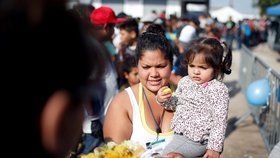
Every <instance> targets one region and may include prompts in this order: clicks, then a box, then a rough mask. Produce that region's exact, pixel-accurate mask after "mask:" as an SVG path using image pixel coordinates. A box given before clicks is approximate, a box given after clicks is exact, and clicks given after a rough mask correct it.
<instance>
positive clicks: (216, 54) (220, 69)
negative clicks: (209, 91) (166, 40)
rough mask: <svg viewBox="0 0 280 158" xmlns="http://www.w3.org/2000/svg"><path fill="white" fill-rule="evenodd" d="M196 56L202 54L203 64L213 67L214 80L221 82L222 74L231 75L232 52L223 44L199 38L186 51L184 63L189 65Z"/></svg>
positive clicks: (210, 39)
mask: <svg viewBox="0 0 280 158" xmlns="http://www.w3.org/2000/svg"><path fill="white" fill-rule="evenodd" d="M197 54H202V55H203V56H204V59H205V62H206V63H207V64H209V65H210V66H211V67H213V69H214V78H215V79H218V80H222V79H223V78H224V74H227V75H228V74H230V73H231V69H230V67H231V62H232V52H231V49H230V48H229V47H228V46H227V44H226V43H225V42H222V43H220V41H218V40H216V39H214V38H199V39H197V40H195V41H193V42H192V45H190V48H189V49H188V50H187V51H186V54H185V62H186V63H187V64H189V63H191V62H192V61H193V60H194V57H195V56H196V55H197Z"/></svg>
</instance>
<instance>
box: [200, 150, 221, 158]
mask: <svg viewBox="0 0 280 158" xmlns="http://www.w3.org/2000/svg"><path fill="white" fill-rule="evenodd" d="M219 157H220V152H217V151H214V150H207V151H206V153H205V154H204V156H203V158H219Z"/></svg>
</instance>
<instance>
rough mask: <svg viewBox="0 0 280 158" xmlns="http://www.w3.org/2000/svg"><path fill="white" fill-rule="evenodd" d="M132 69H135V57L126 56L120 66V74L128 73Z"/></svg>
mask: <svg viewBox="0 0 280 158" xmlns="http://www.w3.org/2000/svg"><path fill="white" fill-rule="evenodd" d="M133 67H137V62H136V57H135V56H132V55H129V54H126V55H125V56H124V61H123V65H122V72H123V73H124V72H126V73H130V72H131V70H132V68H133Z"/></svg>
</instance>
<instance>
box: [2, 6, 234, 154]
mask: <svg viewBox="0 0 280 158" xmlns="http://www.w3.org/2000/svg"><path fill="white" fill-rule="evenodd" d="M3 6H5V7H2V8H1V10H0V13H1V14H0V20H1V26H0V27H1V29H0V39H1V40H0V41H1V45H3V47H2V50H3V51H2V52H3V54H6V55H7V59H8V61H9V63H8V67H10V68H11V69H10V70H9V71H7V72H5V74H4V76H8V78H9V79H8V80H9V81H10V82H11V81H12V83H11V84H10V85H11V86H10V87H9V88H8V90H7V91H6V93H7V94H8V97H6V99H8V101H9V103H11V102H12V104H13V106H12V107H15V106H16V104H17V105H22V106H17V107H16V108H17V109H18V110H19V113H17V115H16V117H17V118H19V119H21V121H22V122H23V123H24V124H26V125H27V126H29V128H27V129H23V130H21V131H20V132H21V133H20V134H19V133H10V134H8V135H11V134H12V135H11V138H12V139H14V138H15V139H16V140H17V141H18V142H20V143H22V142H29V145H28V147H25V146H22V147H21V148H22V149H23V150H25V151H27V150H28V149H32V151H34V153H33V154H34V156H36V157H55V158H63V157H78V156H79V155H80V154H88V153H90V152H93V150H94V149H95V148H96V147H100V146H102V145H103V144H105V143H107V142H109V141H114V142H116V143H121V142H123V141H125V140H132V141H135V142H139V143H140V144H141V145H142V146H143V147H144V148H145V150H147V151H149V150H150V151H153V152H155V150H151V149H155V148H156V149H158V150H156V151H157V152H156V153H151V154H156V155H157V156H166V157H170V158H184V157H186V158H188V157H203V158H218V157H219V156H220V154H221V152H222V150H223V143H224V137H225V129H226V126H227V125H226V120H227V113H228V104H229V97H228V89H227V87H226V86H225V85H224V84H223V83H222V79H223V77H224V74H230V73H231V69H230V67H231V60H232V57H231V56H232V54H231V48H232V43H231V42H230V41H231V37H228V35H229V36H230V34H228V33H231V32H234V31H235V28H236V27H235V23H234V22H231V25H230V24H228V25H227V24H226V25H225V26H226V34H225V39H226V40H227V43H226V42H221V39H222V34H223V33H222V32H221V30H223V29H221V27H222V26H221V25H220V23H218V22H217V21H215V20H212V19H211V18H210V19H209V18H208V19H207V20H205V19H204V24H203V25H202V23H203V20H201V19H199V18H198V17H194V16H192V15H187V16H182V17H181V18H177V17H176V16H170V19H167V18H166V16H165V13H164V12H163V13H161V14H160V15H157V13H156V12H155V11H154V12H152V13H150V14H147V15H146V16H144V17H143V18H142V19H139V18H133V17H131V16H129V15H127V14H125V13H121V14H118V15H116V14H115V12H114V11H113V10H112V9H111V8H110V7H107V6H101V7H99V8H95V7H93V6H89V5H82V4H77V5H75V6H74V7H73V8H71V9H70V10H69V9H67V8H66V3H65V1H60V0H54V1H49V0H38V1H37V2H36V3H33V1H31V0H27V2H23V1H20V0H12V1H11V3H3ZM38 8H39V9H38ZM223 28H224V27H223ZM201 36H203V37H201ZM173 61H174V62H173ZM12 64H14V65H12ZM15 65H16V67H15V69H13V66H15ZM21 73H23V74H21ZM167 87H169V88H171V91H167V92H166V91H165V92H164V91H163V89H164V88H167ZM15 90H16V92H15ZM27 91H28V93H27ZM172 92H174V93H172ZM23 105H24V106H23ZM175 109H176V110H175ZM9 111H10V112H12V111H14V109H9ZM23 111H27V113H28V114H27V113H23ZM202 115H203V116H202ZM9 127H10V130H9V131H16V132H18V131H19V130H18V126H16V125H12V124H10V125H9ZM22 153H23V152H22ZM27 154H31V153H27ZM35 154H36V155H35Z"/></svg>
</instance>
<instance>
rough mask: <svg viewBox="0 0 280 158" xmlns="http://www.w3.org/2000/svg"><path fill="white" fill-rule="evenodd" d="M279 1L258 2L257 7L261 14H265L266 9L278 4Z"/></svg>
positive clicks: (263, 0) (261, 0)
mask: <svg viewBox="0 0 280 158" xmlns="http://www.w3.org/2000/svg"><path fill="white" fill-rule="evenodd" d="M279 3H280V0H259V3H258V6H259V7H260V9H261V14H265V10H266V8H267V7H269V6H272V5H276V4H279Z"/></svg>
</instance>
